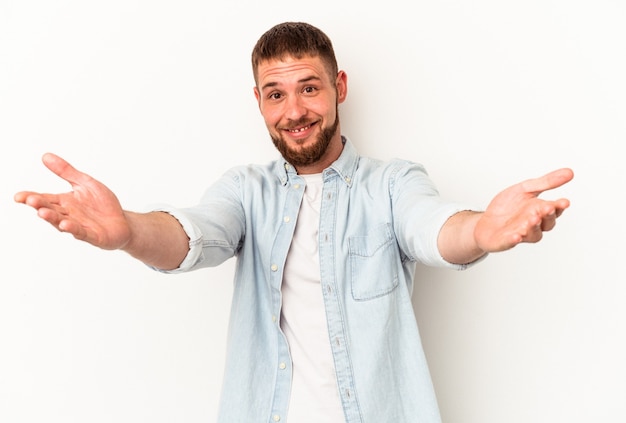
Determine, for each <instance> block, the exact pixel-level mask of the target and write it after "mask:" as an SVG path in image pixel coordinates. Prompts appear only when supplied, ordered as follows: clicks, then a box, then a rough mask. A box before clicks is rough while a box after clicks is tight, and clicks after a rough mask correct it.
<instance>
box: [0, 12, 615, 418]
mask: <svg viewBox="0 0 626 423" xmlns="http://www.w3.org/2000/svg"><path fill="white" fill-rule="evenodd" d="M366 4H367V2H365V3H364V2H362V1H356V0H352V1H349V2H341V1H337V0H322V1H317V2H303V3H300V2H295V1H293V0H292V1H288V2H287V1H285V2H282V1H275V0H268V1H265V2H254V1H249V2H241V1H231V2H208V1H196V0H194V1H177V2H173V1H172V2H166V1H148V0H123V1H122V0H113V1H107V2H96V1H78V0H55V1H44V0H19V1H18V0H0V140H1V144H0V148H1V149H2V150H1V151H2V153H1V154H0V181H1V182H0V213H1V215H0V217H1V218H0V234H2V245H1V246H0V248H1V249H2V254H1V255H0V260H1V262H0V264H1V265H2V270H3V272H2V275H1V276H0V281H1V283H0V342H1V344H0V421H2V422H7V423H18V422H19V423H21V422H39V421H46V422H80V423H84V422H90V423H97V422H116V423H126V422H151V423H160V422H168V423H169V422H185V423H193V422H209V421H214V418H215V413H216V406H217V402H218V397H219V390H220V383H221V377H222V365H223V360H224V356H225V333H226V325H227V318H228V312H229V302H230V296H231V280H232V271H233V262H232V261H229V262H227V263H226V264H224V265H223V266H221V267H219V268H216V269H208V270H202V271H199V272H196V273H192V274H186V275H180V276H166V275H161V274H158V273H155V272H152V271H150V270H148V269H147V268H146V267H145V266H144V265H143V264H141V263H139V262H136V261H134V260H132V259H130V258H129V257H128V256H126V255H125V254H124V253H121V252H104V251H100V250H98V249H96V248H93V247H91V246H89V245H86V244H83V243H80V242H77V241H75V240H73V239H72V238H71V236H69V235H66V234H59V233H58V232H57V231H56V230H54V229H53V228H52V227H50V226H49V225H47V224H46V223H45V222H43V221H41V220H39V219H38V218H37V217H36V215H35V213H34V211H33V210H31V209H29V208H27V207H25V206H23V205H18V204H15V203H14V202H13V200H12V197H13V194H14V193H15V192H17V191H20V190H24V189H33V190H39V191H52V192H57V191H65V190H67V189H68V187H67V185H66V184H65V183H64V182H63V181H60V180H58V179H57V178H56V177H55V176H54V175H52V174H51V173H49V172H48V171H47V170H46V169H45V168H44V167H43V166H42V165H41V162H40V157H41V155H42V154H43V153H44V152H46V151H52V152H55V153H57V154H60V155H61V156H63V157H65V158H66V159H68V160H69V161H70V162H71V163H72V164H74V165H75V166H76V167H78V168H79V169H81V170H84V171H86V172H88V173H90V174H91V175H93V176H94V177H96V178H98V179H100V180H102V181H103V182H105V183H106V184H107V185H109V186H110V187H111V188H112V189H113V190H114V191H115V192H116V193H117V194H118V196H119V198H120V200H121V202H122V204H123V205H124V206H125V207H126V208H128V209H132V210H143V209H145V208H146V207H147V206H149V205H150V204H152V203H157V202H167V203H172V204H175V205H179V206H185V205H191V204H193V203H194V202H195V201H196V200H197V199H198V198H199V197H200V195H201V193H202V191H203V190H204V188H205V187H206V186H207V185H208V184H209V183H210V182H212V181H213V180H214V179H215V178H217V177H218V176H219V175H220V174H221V173H222V172H223V171H224V170H226V169H227V168H229V167H231V166H234V165H238V164H244V163H250V162H257V163H264V162H266V161H268V160H271V159H274V158H275V157H276V152H275V151H274V148H273V146H272V145H271V142H270V141H269V138H268V136H267V134H266V130H265V127H264V125H263V122H262V119H261V116H260V114H259V113H258V109H257V106H256V103H255V100H254V97H253V93H252V86H253V80H252V74H251V70H250V63H249V56H250V51H251V49H252V47H253V45H254V43H255V42H256V39H257V38H258V36H259V35H260V34H261V33H262V32H264V31H265V30H267V29H268V28H270V27H271V26H273V25H274V24H276V23H278V22H281V21H285V20H304V21H308V22H310V23H312V24H315V25H317V26H319V27H320V28H321V29H323V30H324V31H325V32H326V33H327V34H328V35H329V36H330V37H331V38H332V39H333V41H334V44H335V48H336V52H337V56H338V59H339V64H340V67H341V68H342V69H344V70H346V72H347V73H348V77H349V96H348V100H347V101H346V102H345V103H344V104H343V105H342V107H341V113H342V117H343V132H344V134H346V135H348V136H349V137H350V138H351V139H352V140H353V141H354V142H355V144H356V145H357V146H358V147H359V149H360V150H361V152H362V153H364V154H367V155H373V156H377V157H381V158H391V157H404V158H408V159H412V160H414V161H418V162H421V163H423V164H424V165H425V166H426V167H427V169H428V170H429V172H430V174H431V176H432V177H433V179H434V180H435V182H436V183H437V185H438V186H439V188H440V191H441V193H442V195H443V196H444V197H449V198H452V199H458V200H464V201H470V202H472V203H474V204H476V205H477V206H480V207H484V206H486V204H487V203H488V201H489V199H490V198H491V197H492V196H493V195H494V194H495V193H496V192H497V191H499V190H500V189H501V188H504V187H506V186H508V185H510V184H513V183H515V182H518V181H521V180H523V179H526V178H530V177H535V176H539V175H541V174H543V173H546V172H548V171H550V170H552V169H555V168H558V167H562V166H568V167H571V168H573V169H574V171H575V173H576V177H575V179H574V181H573V182H572V183H571V184H569V185H567V186H565V187H562V188H560V189H558V190H556V191H555V192H550V193H545V194H544V197H546V198H555V197H561V196H565V197H568V198H570V200H571V202H572V206H571V208H570V209H569V210H568V211H567V212H566V213H565V214H564V215H563V216H562V218H561V219H559V223H558V225H557V228H556V229H555V230H554V231H553V232H550V233H548V234H546V236H545V237H544V240H543V241H542V242H541V243H539V244H536V245H528V244H526V245H522V246H519V247H518V248H516V249H515V250H512V251H509V252H506V253H501V254H496V255H492V256H491V257H489V258H488V259H487V260H486V261H485V262H483V263H482V264H480V265H479V266H478V267H476V268H473V269H471V270H468V271H466V272H453V271H449V270H440V269H427V268H421V267H420V268H419V269H418V275H417V278H416V290H415V296H414V298H415V300H414V304H415V309H416V315H417V319H418V322H419V325H420V328H421V331H422V335H423V341H424V344H425V348H426V353H427V356H428V359H429V362H430V364H431V370H432V374H433V379H434V383H435V387H436V390H437V394H438V397H439V401H440V405H441V411H442V416H443V419H444V422H445V423H502V422H507V423H528V422H534V423H540V422H546V423H547V422H550V423H553V422H568V423H578V422H580V423H582V422H590V421H593V422H624V421H626V401H625V398H626V365H625V364H624V358H625V357H626V346H625V342H624V341H625V337H626V334H625V332H626V307H624V303H625V300H626V288H625V287H624V284H625V282H626V278H625V277H624V271H623V267H624V257H625V254H624V238H625V235H626V230H625V229H624V218H623V213H624V205H625V202H624V200H623V195H624V183H625V182H626V177H625V176H624V170H623V163H624V160H623V158H622V157H623V149H624V144H625V141H626V123H625V118H626V83H625V77H624V75H626V29H625V28H626V25H624V22H626V6H625V5H624V2H622V1H621V0H613V1H611V0H594V1H576V0H575V1H567V0H526V1H523V2H522V1H496V0H476V1H472V2H466V1H462V0H448V1H421V0H420V1H417V2H408V1H406V2H401V1H398V0H391V1H385V2H381V3H380V4H377V5H374V6H366Z"/></svg>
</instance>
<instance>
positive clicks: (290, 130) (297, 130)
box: [289, 125, 311, 134]
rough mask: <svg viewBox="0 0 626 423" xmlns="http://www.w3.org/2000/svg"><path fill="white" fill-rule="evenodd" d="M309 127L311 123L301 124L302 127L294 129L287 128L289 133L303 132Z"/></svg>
mask: <svg viewBox="0 0 626 423" xmlns="http://www.w3.org/2000/svg"><path fill="white" fill-rule="evenodd" d="M310 127H311V125H307V126H303V127H302V128H296V129H289V132H291V133H294V134H295V133H297V132H304V131H306V130H307V129H309V128H310Z"/></svg>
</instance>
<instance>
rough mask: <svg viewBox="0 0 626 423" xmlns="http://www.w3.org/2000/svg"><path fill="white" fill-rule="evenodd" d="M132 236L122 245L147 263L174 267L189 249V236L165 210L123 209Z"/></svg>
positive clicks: (128, 251)
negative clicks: (135, 210) (136, 211)
mask: <svg viewBox="0 0 626 423" xmlns="http://www.w3.org/2000/svg"><path fill="white" fill-rule="evenodd" d="M124 214H125V215H126V219H127V221H128V223H129V225H130V229H131V237H130V240H129V242H128V243H127V244H126V245H125V246H124V247H123V248H122V250H123V251H126V252H127V253H128V254H130V255H131V256H133V257H135V258H136V259H138V260H141V261H142V262H144V263H145V264H147V265H149V266H153V267H156V268H158V269H163V270H171V269H176V268H177V267H178V266H179V265H180V263H182V261H183V260H184V258H185V256H186V255H187V253H188V252H189V238H188V237H187V234H186V233H185V231H184V230H183V227H182V226H181V224H180V223H179V222H178V220H176V218H175V217H173V216H172V215H170V214H168V213H164V212H151V213H135V212H129V211H125V212H124Z"/></svg>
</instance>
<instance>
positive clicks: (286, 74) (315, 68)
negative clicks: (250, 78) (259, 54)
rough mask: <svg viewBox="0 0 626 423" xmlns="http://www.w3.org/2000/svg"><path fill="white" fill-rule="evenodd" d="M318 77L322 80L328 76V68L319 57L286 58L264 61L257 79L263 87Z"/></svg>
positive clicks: (259, 68) (258, 70)
mask: <svg viewBox="0 0 626 423" xmlns="http://www.w3.org/2000/svg"><path fill="white" fill-rule="evenodd" d="M305 75H306V77H317V78H318V79H322V78H324V77H325V75H326V68H325V66H324V63H323V62H322V60H321V59H320V58H319V57H313V56H304V57H301V58H297V57H292V56H288V57H284V58H279V59H269V60H264V61H262V62H260V63H259V65H258V67H257V78H258V81H259V85H260V86H263V85H265V84H267V83H269V82H272V83H282V82H288V81H290V80H292V79H296V80H297V79H300V78H303V77H305Z"/></svg>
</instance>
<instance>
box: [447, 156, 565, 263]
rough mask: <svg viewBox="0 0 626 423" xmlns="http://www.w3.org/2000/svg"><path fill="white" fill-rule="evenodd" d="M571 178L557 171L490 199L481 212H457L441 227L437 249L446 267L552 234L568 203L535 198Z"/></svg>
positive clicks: (560, 170) (525, 182) (530, 180)
mask: <svg viewBox="0 0 626 423" xmlns="http://www.w3.org/2000/svg"><path fill="white" fill-rule="evenodd" d="M573 177H574V173H573V172H572V170H571V169H567V168H564V169H559V170H555V171H553V172H550V173H548V174H546V175H544V176H542V177H539V178H535V179H528V180H526V181H524V182H520V183H518V184H515V185H513V186H511V187H509V188H507V189H505V190H504V191H502V192H500V193H499V194H498V195H496V196H495V197H494V199H493V200H492V201H491V203H490V204H489V206H488V207H487V209H486V210H485V211H484V212H470V211H463V212H459V213H457V214H455V215H453V216H452V217H450V219H448V221H447V222H446V223H445V224H444V226H443V227H442V228H441V231H440V233H439V238H438V240H437V245H438V247H439V252H440V254H441V256H442V257H443V258H444V259H445V260H447V261H448V262H450V263H457V264H466V263H470V262H472V261H474V260H476V259H478V258H480V257H481V256H483V255H484V254H486V253H492V252H498V251H504V250H508V249H510V248H513V247H514V246H516V245H517V244H519V243H522V242H538V241H540V240H541V238H542V237H543V232H544V231H549V230H552V229H553V228H554V226H555V224H556V219H557V218H558V217H559V216H560V215H561V214H562V213H563V211H564V210H565V209H566V208H568V207H569V204H570V203H569V200H567V199H565V198H561V199H558V200H554V201H548V200H542V199H540V198H539V195H540V194H541V193H542V192H544V191H547V190H551V189H554V188H558V187H560V186H561V185H564V184H566V183H567V182H569V181H570V180H571V179H572V178H573Z"/></svg>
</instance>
